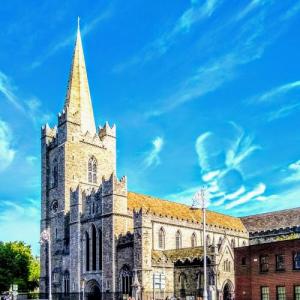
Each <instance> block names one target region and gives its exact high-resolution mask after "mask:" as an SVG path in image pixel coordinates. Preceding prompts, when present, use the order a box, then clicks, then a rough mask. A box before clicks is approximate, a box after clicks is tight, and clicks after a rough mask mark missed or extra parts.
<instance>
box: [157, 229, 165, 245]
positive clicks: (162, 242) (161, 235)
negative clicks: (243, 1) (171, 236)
mask: <svg viewBox="0 0 300 300" xmlns="http://www.w3.org/2000/svg"><path fill="white" fill-rule="evenodd" d="M158 248H159V249H165V231H164V229H163V228H162V227H161V228H160V229H159V233H158Z"/></svg>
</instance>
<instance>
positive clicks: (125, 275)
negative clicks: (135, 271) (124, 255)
mask: <svg viewBox="0 0 300 300" xmlns="http://www.w3.org/2000/svg"><path fill="white" fill-rule="evenodd" d="M120 277H121V278H120V285H121V287H120V290H121V291H122V294H125V295H129V296H131V293H132V272H131V271H130V269H129V267H128V266H127V265H124V266H123V267H122V269H121V271H120Z"/></svg>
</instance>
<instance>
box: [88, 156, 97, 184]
mask: <svg viewBox="0 0 300 300" xmlns="http://www.w3.org/2000/svg"><path fill="white" fill-rule="evenodd" d="M88 181H89V182H90V183H97V160H96V158H95V157H94V156H92V157H91V158H90V159H89V162H88Z"/></svg>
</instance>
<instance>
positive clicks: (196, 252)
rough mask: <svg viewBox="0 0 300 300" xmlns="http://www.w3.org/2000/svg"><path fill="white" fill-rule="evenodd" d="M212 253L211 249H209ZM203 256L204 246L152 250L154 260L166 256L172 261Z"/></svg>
mask: <svg viewBox="0 0 300 300" xmlns="http://www.w3.org/2000/svg"><path fill="white" fill-rule="evenodd" d="M208 254H210V251H208ZM202 256H203V247H194V248H180V249H172V250H152V259H153V260H154V261H160V260H162V259H163V258H164V257H165V258H167V259H168V260H170V261H171V262H176V261H178V260H181V261H185V260H190V261H192V260H194V259H195V258H202Z"/></svg>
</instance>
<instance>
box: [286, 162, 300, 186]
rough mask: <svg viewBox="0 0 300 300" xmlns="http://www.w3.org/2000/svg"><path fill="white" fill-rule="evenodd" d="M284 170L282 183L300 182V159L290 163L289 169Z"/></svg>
mask: <svg viewBox="0 0 300 300" xmlns="http://www.w3.org/2000/svg"><path fill="white" fill-rule="evenodd" d="M284 171H285V172H284V174H285V176H284V178H283V179H282V183H297V182H299V183H300V160H297V161H295V162H293V163H291V164H289V165H288V168H287V170H284Z"/></svg>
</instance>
